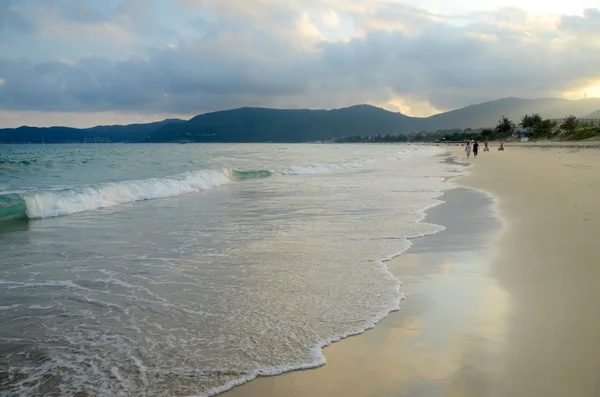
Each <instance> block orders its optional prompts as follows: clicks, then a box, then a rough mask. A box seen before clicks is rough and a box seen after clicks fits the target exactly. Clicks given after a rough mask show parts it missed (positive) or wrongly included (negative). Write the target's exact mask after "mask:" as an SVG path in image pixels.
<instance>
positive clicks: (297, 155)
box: [0, 144, 461, 397]
mask: <svg viewBox="0 0 600 397" xmlns="http://www.w3.org/2000/svg"><path fill="white" fill-rule="evenodd" d="M444 160H445V157H444V150H443V149H441V148H437V147H432V146H411V145H376V144H362V145H352V144H344V145H335V144H296V145H283V144H244V145H238V144H186V145H181V144H164V145H159V144H148V145H142V144H139V145H137V144H115V145H112V144H84V145H75V144H74V145H3V146H0V248H1V249H0V395H1V396H49V395H60V396H66V395H76V396H78V397H83V396H150V397H153V396H211V395H214V394H217V393H218V392H221V391H224V390H227V389H229V388H231V387H233V386H235V385H237V384H241V383H243V382H246V381H248V380H251V379H253V378H255V377H256V376H261V375H276V374H280V373H283V372H285V371H290V370H294V369H303V368H312V367H317V366H319V365H322V364H324V362H325V357H324V356H323V354H322V348H323V347H324V346H326V345H327V344H329V343H331V342H334V341H337V340H339V339H341V338H344V337H346V336H349V335H354V334H358V333H361V332H363V331H364V330H366V329H368V328H371V327H373V326H374V325H375V324H376V323H377V322H378V321H379V320H381V319H382V318H384V317H385V316H386V315H387V314H389V313H390V312H391V311H394V310H398V308H399V302H400V301H401V299H402V298H403V295H402V289H401V284H400V281H399V280H397V279H396V278H394V277H393V276H392V275H391V273H390V272H388V270H387V268H386V266H385V262H386V261H387V260H390V259H391V258H393V257H395V256H398V255H401V254H402V253H403V252H405V251H406V250H407V249H408V248H409V247H410V240H411V239H413V238H416V237H419V236H426V235H429V234H433V233H437V232H439V231H440V230H443V225H436V224H428V223H425V222H423V219H424V214H425V211H426V210H427V209H428V208H431V207H432V206H435V205H437V204H439V203H440V201H439V200H438V198H439V197H440V196H441V195H442V193H443V192H444V191H445V190H447V189H449V188H451V187H452V184H451V182H449V181H448V179H449V178H450V177H452V176H456V175H458V174H459V173H460V172H461V170H460V168H461V167H460V166H458V165H455V164H452V163H449V162H446V161H444Z"/></svg>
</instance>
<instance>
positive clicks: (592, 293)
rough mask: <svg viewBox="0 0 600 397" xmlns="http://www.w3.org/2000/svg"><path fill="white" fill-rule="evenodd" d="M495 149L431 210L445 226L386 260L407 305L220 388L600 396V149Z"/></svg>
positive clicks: (246, 392)
mask: <svg viewBox="0 0 600 397" xmlns="http://www.w3.org/2000/svg"><path fill="white" fill-rule="evenodd" d="M449 150H451V151H453V152H454V154H455V155H456V156H458V157H459V158H461V159H462V157H463V156H464V154H463V152H462V148H449ZM491 150H492V151H490V152H486V153H481V154H480V156H479V157H478V158H477V159H476V160H471V162H472V163H473V164H474V165H473V166H472V167H469V169H468V172H469V175H468V176H466V177H461V178H459V179H457V180H455V181H454V182H455V183H457V184H460V185H462V186H464V187H466V188H457V189H453V190H450V191H448V192H446V194H444V196H443V197H442V200H444V201H445V204H442V205H440V206H438V207H435V208H433V209H431V210H429V211H428V216H427V218H426V220H425V221H426V222H433V223H438V224H442V225H444V226H446V227H447V229H446V230H445V231H443V232H441V233H439V234H437V235H435V236H428V237H426V238H421V239H415V240H413V246H412V248H411V250H410V251H409V252H407V253H406V254H404V255H402V256H401V257H399V258H396V259H395V260H393V261H391V262H389V263H388V266H389V268H390V270H391V271H392V272H393V273H394V274H395V275H396V276H397V277H398V278H399V279H400V280H401V281H402V282H403V286H402V291H403V292H404V293H405V294H406V300H405V301H403V302H402V303H401V305H400V306H401V309H400V311H398V312H395V313H392V314H391V315H390V316H388V317H387V318H386V319H384V320H383V321H382V322H380V323H379V324H378V325H377V326H376V327H375V328H374V329H372V330H369V331H367V332H365V333H364V334H362V335H359V336H356V337H351V338H348V339H345V340H343V341H341V342H339V343H335V344H333V345H331V346H329V347H327V348H326V349H325V350H324V354H325V356H326V357H327V364H326V365H325V366H323V367H320V368H317V369H314V370H306V371H299V372H292V373H287V374H284V375H281V376H275V377H265V378H258V379H256V380H254V381H252V382H249V383H246V384H244V385H242V386H240V387H237V388H234V389H233V390H231V391H229V392H227V393H225V394H223V395H224V396H228V397H232V396H257V397H258V396H267V395H269V396H296V397H297V396H333V395H339V396H416V397H419V396H428V397H429V396H457V397H458V396H473V397H479V396H493V397H500V396H502V397H504V396H525V397H529V396H531V397H533V396H545V397H548V396H565V397H567V396H569V397H570V396H582V397H585V396H590V397H592V396H598V395H600V354H598V351H599V350H598V347H597V344H598V338H599V335H600V309H599V308H598V303H597V302H598V301H600V289H598V288H597V283H598V280H600V242H599V241H598V236H600V202H599V201H598V198H599V197H600V151H598V150H595V149H580V148H528V147H507V150H506V151H505V152H498V151H496V148H495V147H492V148H491ZM470 188H473V189H476V190H473V189H470Z"/></svg>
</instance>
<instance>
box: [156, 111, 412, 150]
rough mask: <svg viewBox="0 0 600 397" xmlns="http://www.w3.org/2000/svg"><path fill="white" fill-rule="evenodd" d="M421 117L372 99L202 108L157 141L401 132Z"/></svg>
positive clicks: (277, 139) (313, 137)
mask: <svg viewBox="0 0 600 397" xmlns="http://www.w3.org/2000/svg"><path fill="white" fill-rule="evenodd" d="M418 120H419V119H417V118H413V117H408V116H405V115H402V114H400V113H392V112H388V111H386V110H383V109H381V108H377V107H374V106H369V105H357V106H352V107H349V108H343V109H335V110H304V109H301V110H278V109H265V108H240V109H234V110H226V111H220V112H214V113H207V114H202V115H199V116H196V117H194V118H193V119H191V120H190V121H188V122H186V123H181V124H173V125H168V126H165V127H162V128H160V129H158V130H156V131H155V132H154V133H153V134H151V137H150V139H151V140H152V141H156V142H172V141H177V140H191V141H196V142H308V141H319V140H329V139H333V138H339V137H343V136H349V135H377V134H397V133H399V132H404V131H408V130H410V129H411V128H413V126H416V125H417V122H418Z"/></svg>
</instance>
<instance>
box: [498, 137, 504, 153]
mask: <svg viewBox="0 0 600 397" xmlns="http://www.w3.org/2000/svg"><path fill="white" fill-rule="evenodd" d="M498 150H502V151H504V139H501V140H500V147H499V148H498Z"/></svg>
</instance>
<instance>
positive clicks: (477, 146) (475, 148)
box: [473, 141, 479, 158]
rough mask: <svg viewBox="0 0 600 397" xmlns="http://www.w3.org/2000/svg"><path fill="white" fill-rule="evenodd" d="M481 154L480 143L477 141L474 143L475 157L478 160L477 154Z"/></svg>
mask: <svg viewBox="0 0 600 397" xmlns="http://www.w3.org/2000/svg"><path fill="white" fill-rule="evenodd" d="M478 152H479V142H477V141H475V143H473V156H474V157H475V158H477V153H478Z"/></svg>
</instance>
